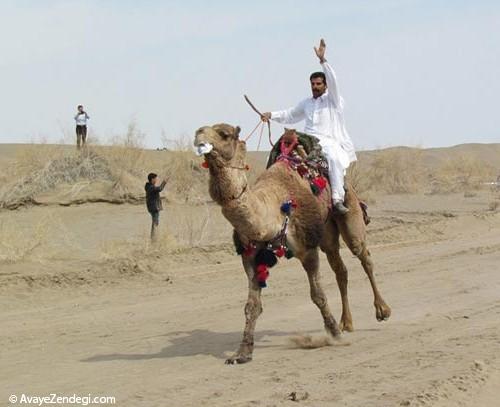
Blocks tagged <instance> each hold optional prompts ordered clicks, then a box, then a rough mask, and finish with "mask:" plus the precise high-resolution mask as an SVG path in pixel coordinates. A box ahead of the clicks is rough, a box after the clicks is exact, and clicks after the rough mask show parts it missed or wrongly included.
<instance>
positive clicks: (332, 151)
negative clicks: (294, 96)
mask: <svg viewBox="0 0 500 407" xmlns="http://www.w3.org/2000/svg"><path fill="white" fill-rule="evenodd" d="M325 49H326V44H325V41H324V40H323V39H321V41H320V44H319V47H318V48H316V47H314V51H315V52H316V55H317V56H318V58H319V62H320V64H321V66H322V67H323V72H314V73H312V74H311V76H310V78H309V79H310V81H311V90H312V97H311V98H307V99H304V100H303V101H301V102H300V103H299V104H298V105H297V106H295V107H292V108H290V109H286V110H280V111H275V112H267V113H263V114H262V120H263V121H265V122H267V121H269V120H274V121H277V122H278V123H282V124H293V123H297V122H300V121H301V120H305V126H304V133H306V134H308V135H310V136H314V137H316V138H317V139H318V140H319V144H320V145H321V148H322V151H323V154H324V155H325V158H326V159H327V161H328V166H329V170H328V174H329V178H330V185H331V187H332V198H333V207H334V209H335V211H336V212H337V213H340V214H342V215H344V214H346V213H347V212H349V209H348V208H346V207H345V206H344V196H345V190H344V176H345V173H346V170H347V168H348V167H349V164H350V163H351V162H353V161H356V153H355V151H354V145H353V143H352V141H351V138H350V137H349V134H348V133H347V130H346V128H345V124H344V100H343V99H342V97H341V96H340V94H339V90H338V86H337V79H336V76H335V71H334V70H333V68H332V67H331V66H330V64H329V63H328V62H327V61H326V59H325Z"/></svg>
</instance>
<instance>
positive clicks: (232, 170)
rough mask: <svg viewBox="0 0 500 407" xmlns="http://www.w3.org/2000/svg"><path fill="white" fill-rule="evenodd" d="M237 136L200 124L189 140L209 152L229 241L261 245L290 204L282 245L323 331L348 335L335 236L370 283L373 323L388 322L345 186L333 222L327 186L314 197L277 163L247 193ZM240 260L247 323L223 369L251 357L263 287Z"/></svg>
mask: <svg viewBox="0 0 500 407" xmlns="http://www.w3.org/2000/svg"><path fill="white" fill-rule="evenodd" d="M239 132H240V129H239V127H233V126H230V125H228V124H216V125H214V126H211V127H210V126H205V127H202V128H200V129H199V130H198V131H197V132H196V137H195V142H194V144H195V146H200V145H203V144H211V145H212V146H213V150H212V151H211V152H210V153H208V154H206V155H205V157H206V160H207V162H208V165H209V171H210V185H209V190H210V195H211V197H212V198H213V199H214V201H215V202H217V203H218V204H219V205H221V207H222V213H223V215H224V216H225V217H226V218H227V219H228V220H229V222H230V223H231V224H232V225H233V227H234V230H235V241H236V242H238V243H239V244H243V245H248V244H249V243H250V242H253V243H256V244H257V245H258V247H259V245H260V247H263V245H264V244H265V242H267V241H269V240H271V239H273V238H274V237H275V236H276V235H277V234H278V233H279V232H280V230H281V227H282V224H283V219H284V215H283V213H281V211H280V207H281V204H282V203H283V202H285V201H287V200H288V199H291V198H293V199H294V200H295V201H296V202H297V208H296V209H294V210H293V212H292V215H291V218H290V225H289V230H288V235H287V243H288V245H289V246H290V247H291V249H292V250H293V252H294V254H295V257H297V259H298V260H299V261H300V262H301V263H302V265H303V267H304V269H305V270H306V272H307V276H308V279H309V285H310V289H311V298H312V300H313V302H314V303H315V304H316V305H317V306H318V308H319V309H320V311H321V314H322V316H323V320H324V323H325V328H326V330H327V332H328V333H330V334H331V335H332V336H333V337H337V336H339V335H340V331H341V330H345V331H352V330H353V324H352V317H351V312H350V309H349V302H348V298H347V269H346V267H345V265H344V263H343V261H342V258H341V257H340V252H339V236H342V238H343V240H344V241H345V242H346V244H347V246H348V247H349V249H350V250H351V251H352V253H353V254H354V255H355V256H357V257H358V258H359V259H360V261H361V264H362V265H363V268H364V270H365V272H366V274H367V275H368V278H369V279H370V283H371V285H372V289H373V294H374V298H375V300H374V305H375V310H376V317H377V319H378V320H379V321H382V320H385V319H387V318H389V316H390V314H391V309H390V308H389V306H387V304H386V303H385V302H384V300H383V299H382V296H381V295H380V293H379V291H378V289H377V286H376V283H375V279H374V276H373V262H372V260H371V256H370V252H369V250H368V248H367V247H366V229H365V223H364V221H363V213H362V211H361V208H360V205H359V200H358V198H357V196H356V194H355V192H354V191H353V190H352V188H350V187H348V189H347V193H346V198H345V205H346V206H347V207H348V208H349V212H348V213H347V214H346V215H344V216H335V215H332V212H331V210H329V201H330V190H329V187H328V190H327V191H325V192H324V193H322V194H321V196H320V197H316V196H314V195H313V194H312V192H311V189H310V187H309V183H308V182H307V181H306V180H304V179H303V178H301V177H300V176H299V175H298V173H297V172H295V171H292V170H290V169H289V168H288V167H287V166H286V165H285V164H283V163H277V164H275V165H273V166H271V167H270V168H269V169H268V170H267V171H265V172H264V173H263V174H262V175H261V176H260V177H259V178H258V179H257V181H256V182H255V184H254V185H252V186H251V187H250V186H248V184H247V178H246V175H245V171H244V168H245V164H246V163H245V157H246V145H245V142H244V141H241V140H239ZM318 248H321V250H322V251H324V252H325V253H326V255H327V258H328V261H329V263H330V266H331V267H332V269H333V270H334V271H335V275H336V278H337V283H338V286H339V289H340V294H341V297H342V316H341V319H340V324H337V322H336V321H335V318H334V317H333V315H332V313H331V311H330V308H329V306H328V303H327V298H326V295H325V293H324V292H323V288H322V286H321V283H320V274H319V257H318ZM242 260H243V267H244V269H245V272H246V274H247V277H248V287H249V292H248V300H247V303H246V306H245V317H246V324H245V329H244V332H243V340H242V342H241V345H240V347H239V350H238V351H237V352H236V354H235V355H234V356H232V357H231V358H229V359H228V360H227V362H228V363H235V362H237V363H244V362H247V361H250V360H251V359H252V353H253V346H254V343H253V341H254V330H255V324H256V321H257V318H258V316H259V315H260V314H261V313H262V302H261V288H260V287H259V285H258V283H257V279H256V273H255V264H254V261H253V260H254V259H253V257H252V256H242Z"/></svg>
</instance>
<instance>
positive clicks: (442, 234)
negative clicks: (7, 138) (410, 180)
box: [0, 190, 500, 407]
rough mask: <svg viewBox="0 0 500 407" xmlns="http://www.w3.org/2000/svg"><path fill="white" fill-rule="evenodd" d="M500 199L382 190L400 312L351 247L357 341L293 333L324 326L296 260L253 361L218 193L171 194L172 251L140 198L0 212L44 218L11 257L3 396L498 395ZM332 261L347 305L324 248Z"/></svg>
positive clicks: (299, 401)
mask: <svg viewBox="0 0 500 407" xmlns="http://www.w3.org/2000/svg"><path fill="white" fill-rule="evenodd" d="M491 196H492V192H490V191H488V190H485V191H479V192H478V193H477V195H475V196H471V197H468V198H465V197H464V195H463V193H462V194H450V195H443V196H427V195H399V196H386V197H383V196H379V197H377V200H376V203H375V204H373V205H372V206H371V215H372V217H373V222H372V224H370V226H369V245H370V248H371V252H372V254H373V258H374V262H375V266H376V275H377V280H378V283H379V288H380V290H381V292H382V294H383V296H384V298H385V300H386V301H387V302H388V303H389V304H390V306H391V307H392V311H393V314H392V316H391V318H390V319H389V321H387V322H382V323H379V322H377V321H376V319H375V312H374V308H373V305H372V302H373V299H372V294H371V289H370V286H369V283H368V280H367V278H366V276H365V274H364V273H363V271H362V268H361V266H360V264H359V262H358V260H357V259H356V258H354V257H353V256H352V255H351V254H350V253H349V252H348V251H347V250H346V249H343V250H342V255H343V257H344V260H345V262H346V265H347V267H348V269H349V272H350V274H349V277H350V278H349V295H350V302H351V309H352V313H353V318H354V328H355V331H354V332H352V333H345V334H343V344H345V343H348V346H339V345H338V344H335V343H334V344H333V345H332V346H325V347H320V348H317V349H301V348H297V347H296V346H293V344H292V342H291V338H293V337H295V336H297V335H310V336H312V337H313V338H321V337H323V336H324V335H325V334H324V331H323V329H322V319H321V317H320V314H319V311H318V310H317V309H316V307H315V306H314V305H313V303H312V302H311V300H310V298H309V289H308V284H307V279H306V275H305V273H304V271H303V270H302V269H301V267H300V265H299V263H298V262H297V261H296V260H291V261H281V262H280V264H279V266H277V267H276V268H274V269H272V272H271V276H270V279H269V281H268V282H269V287H268V288H266V289H265V290H264V294H263V301H264V313H263V314H262V316H261V317H260V319H259V321H258V323H257V330H256V347H255V352H254V360H253V361H252V362H251V363H249V364H246V365H233V366H228V365H225V364H224V360H225V357H227V356H228V355H230V354H231V353H232V352H233V351H234V350H236V348H237V346H238V344H239V340H240V338H241V331H242V328H243V325H244V317H243V306H244V303H245V299H246V286H247V282H246V277H245V275H244V273H243V270H242V268H241V265H240V260H239V258H238V257H237V256H236V255H235V254H234V253H233V250H232V247H231V244H230V236H231V230H230V227H229V225H228V224H227V222H226V221H225V220H224V219H223V218H222V216H221V215H220V213H219V211H218V209H217V208H216V207H215V206H213V205H207V206H185V205H181V204H168V205H167V207H166V210H165V211H164V213H162V218H161V226H162V227H163V228H164V230H165V229H166V228H169V230H170V234H171V236H172V239H173V240H175V241H176V242H177V243H175V244H172V243H169V242H167V243H164V246H162V250H159V251H155V250H151V248H149V247H148V246H147V244H146V243H145V242H146V241H147V233H148V227H149V224H148V222H149V219H148V216H147V214H146V213H145V209H144V208H143V206H142V205H130V204H123V205H112V204H109V203H85V204H82V205H72V206H59V205H47V206H37V207H27V208H24V209H18V210H16V211H6V210H5V211H0V224H1V225H3V226H4V227H5V229H4V231H7V230H8V231H12V233H14V231H15V235H16V236H17V238H20V237H21V238H24V239H26V241H27V242H29V241H32V240H33V239H34V236H35V234H36V230H37V227H38V230H42V232H40V233H41V235H40V239H39V241H38V242H37V246H36V247H35V248H33V250H30V251H29V253H28V254H27V255H26V256H25V257H22V256H21V258H20V259H19V260H17V261H14V262H10V263H9V262H3V263H0V327H1V328H0V349H1V352H0V366H1V369H0V405H9V404H8V397H9V395H11V394H15V395H21V394H22V393H24V394H27V395H48V394H50V393H57V394H59V395H71V394H74V393H76V394H79V395H88V394H89V393H90V394H92V395H106V396H114V397H116V405H119V406H137V405H144V406H188V407H189V406H292V405H302V406H311V407H319V406H349V407H355V406H360V407H361V406H363V407H365V406H377V407H378V406H380V407H385V406H436V407H444V406H450V407H451V406H481V407H493V406H498V405H499V404H498V400H499V398H500V394H499V393H500V392H499V390H498V389H499V388H500V356H499V352H498V349H499V344H500V324H499V321H500V267H499V264H500V213H499V212H494V211H490V210H488V204H489V202H490V201H491ZM201 211H207V213H208V214H209V215H210V223H209V225H208V226H207V227H205V226H203V224H202V222H201V220H200V219H198V218H197V216H198V217H199V216H200V212H201ZM189 222H191V226H190V227H189V228H188V229H187V231H188V232H189V233H186V230H184V232H183V233H180V232H179V230H180V225H186V224H187V223H189ZM13 236H14V235H13ZM189 243H196V246H199V247H195V248H189ZM110 247H111V248H110ZM321 272H322V276H323V281H324V286H325V289H326V291H327V294H328V298H329V302H330V306H331V308H332V310H333V312H334V314H335V316H336V317H337V318H339V317H340V296H339V293H338V289H337V286H336V283H335V277H334V274H333V272H332V271H331V270H330V269H329V267H328V264H327V262H326V261H325V259H324V257H323V256H322V261H321Z"/></svg>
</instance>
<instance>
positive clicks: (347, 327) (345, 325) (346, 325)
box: [339, 320, 354, 332]
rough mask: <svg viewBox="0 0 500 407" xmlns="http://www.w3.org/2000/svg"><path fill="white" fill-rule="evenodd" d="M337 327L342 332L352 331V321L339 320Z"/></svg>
mask: <svg viewBox="0 0 500 407" xmlns="http://www.w3.org/2000/svg"><path fill="white" fill-rule="evenodd" d="M339 329H340V330H341V331H342V332H352V331H354V327H353V325H352V322H350V321H343V320H340V324H339Z"/></svg>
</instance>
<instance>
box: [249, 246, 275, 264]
mask: <svg viewBox="0 0 500 407" xmlns="http://www.w3.org/2000/svg"><path fill="white" fill-rule="evenodd" d="M277 262H278V259H277V258H276V255H275V254H274V252H273V251H272V250H269V249H261V250H259V252H258V253H257V255H256V256H255V264H267V265H268V266H269V267H273V266H274V265H275V264H276V263H277Z"/></svg>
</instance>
